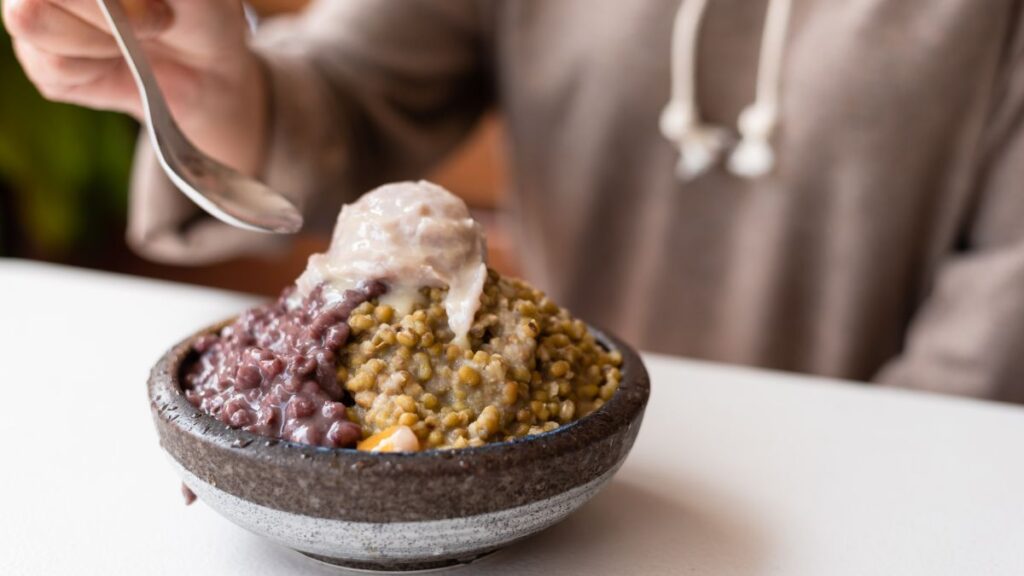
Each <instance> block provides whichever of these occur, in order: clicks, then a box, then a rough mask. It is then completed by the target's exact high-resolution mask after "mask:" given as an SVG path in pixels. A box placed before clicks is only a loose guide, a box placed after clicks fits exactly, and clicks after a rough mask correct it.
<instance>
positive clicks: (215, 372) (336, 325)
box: [183, 282, 384, 447]
mask: <svg viewBox="0 0 1024 576" xmlns="http://www.w3.org/2000/svg"><path fill="white" fill-rule="evenodd" d="M293 291H294V288H288V289H286V290H285V291H284V292H283V293H282V294H281V296H280V297H279V298H278V299H277V301H275V302H274V303H272V304H267V305H265V306H258V307H256V308H252V309H250V310H247V311H246V312H244V313H242V314H241V315H240V316H239V317H238V319H237V320H235V322H233V323H232V324H230V325H228V326H226V327H225V328H223V329H222V330H221V331H220V333H218V334H210V335H207V336H204V337H202V338H200V339H199V340H197V341H196V343H195V345H194V348H195V351H196V353H197V358H196V360H195V361H194V362H192V363H191V364H190V365H189V366H187V367H186V369H185V372H184V375H183V376H184V383H185V396H186V398H188V401H189V402H191V403H192V404H193V405H194V406H196V407H198V408H199V409H200V410H202V411H204V412H206V413H207V414H210V415H212V416H214V417H215V418H217V419H218V420H220V421H221V422H224V423H225V424H227V425H228V426H231V427H232V428H241V429H242V430H247V431H249V432H253V433H255V434H260V435H263V436H269V437H272V438H282V439H285V440H290V441H293V442H301V443H304V444H312V445H318V446H330V447H350V446H353V445H355V443H356V442H357V441H358V440H359V439H360V438H361V437H362V434H361V429H360V427H359V425H358V424H356V423H354V422H351V421H349V420H348V419H347V418H346V414H345V408H346V406H345V402H349V398H347V397H346V394H347V393H346V391H345V390H344V389H343V388H342V386H341V385H340V384H339V383H338V378H337V354H338V350H340V348H341V347H342V346H343V345H344V344H345V342H346V341H347V340H348V337H349V327H348V324H347V321H348V316H349V314H350V313H351V312H352V309H353V308H355V307H356V306H358V305H359V304H361V303H363V302H365V301H366V300H369V299H371V298H375V297H377V296H379V295H381V294H382V293H383V292H384V286H383V284H381V283H379V282H373V283H367V284H364V285H363V286H360V287H359V288H358V289H356V290H348V291H346V292H345V294H344V295H343V297H342V298H341V299H340V300H333V301H327V300H326V299H325V298H324V296H323V292H322V290H321V289H319V288H318V289H317V290H314V291H313V292H312V293H311V294H310V295H309V296H308V297H306V298H305V299H303V300H302V301H301V303H299V305H297V306H291V307H290V306H289V305H288V300H289V297H290V296H291V295H292V293H293ZM349 403H350V404H351V402H349Z"/></svg>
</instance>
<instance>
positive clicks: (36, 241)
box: [0, 0, 518, 295]
mask: <svg viewBox="0 0 1024 576" xmlns="http://www.w3.org/2000/svg"><path fill="white" fill-rule="evenodd" d="M306 1H307V0H252V1H250V2H249V3H250V5H251V6H252V7H253V9H254V10H256V11H257V12H258V13H259V14H260V15H261V16H270V15H273V14H277V13H281V12H288V11H294V10H301V9H302V7H303V6H304V5H305V3H306ZM138 134H139V127H138V125H137V124H136V123H135V122H134V121H133V120H132V119H130V118H127V117H125V116H122V115H119V114H112V113H104V112H96V111H92V110H86V109H83V108H78V107H75V106H68V105H64V104H55V103H52V102H47V101H46V100H44V99H43V98H42V97H41V96H40V95H39V93H38V92H37V91H36V89H35V88H34V87H33V86H32V85H31V84H30V83H29V81H28V80H27V79H26V78H25V75H24V73H23V72H22V71H21V68H20V67H19V65H18V63H17V61H16V60H15V57H14V54H13V51H12V49H11V43H10V39H9V38H8V36H7V33H6V31H4V29H3V25H2V24H0V257H14V258H27V259H34V260H44V261H49V262H58V263H63V264H70V265H74V266H83V267H89V268H98V269H103V270H109V271H114V272H122V273H127V274H135V275H140V276H148V277H153V278H163V279H169V280H176V281H181V282H189V283H194V284H202V285H208V286H216V287H220V288H228V289H233V290H241V291H246V292H254V293H259V294H266V295H275V294H277V293H278V292H279V291H280V290H281V288H282V287H283V286H285V285H287V284H288V283H290V282H291V281H292V280H293V279H294V278H295V277H296V276H297V275H298V274H299V272H301V270H302V269H303V268H304V267H305V263H306V258H307V257H308V256H309V254H311V253H313V252H319V251H322V250H323V249H325V248H326V246H327V244H328V241H329V231H318V232H310V233H303V234H301V235H300V236H299V237H298V238H296V241H295V243H294V246H293V248H292V250H291V252H290V253H289V254H288V255H286V256H285V257H278V258H276V259H274V260H261V259H253V258H244V259H238V260H235V261H231V262H225V263H223V264H218V265H214V266H202V267H175V266H164V265H158V264H154V263H152V262H148V261H145V260H143V259H141V258H139V257H138V256H135V255H134V254H132V252H131V251H130V250H129V249H128V247H127V245H126V244H125V241H124V231H125V218H126V214H127V201H128V178H129V173H130V170H131V160H132V152H133V150H134V147H135V140H136V138H137V137H138ZM501 143H502V135H501V124H500V121H499V120H498V119H497V118H495V117H494V116H489V117H486V118H484V119H483V120H482V121H481V123H480V125H479V126H477V128H476V130H475V131H474V133H473V135H472V137H470V138H469V140H468V141H467V142H466V143H465V144H464V145H463V146H462V147H461V148H460V149H459V150H457V151H455V152H454V153H453V154H452V155H451V157H450V158H448V159H447V160H446V161H445V162H443V163H442V165H441V166H439V167H438V169H437V170H436V171H435V173H434V174H432V175H431V176H430V179H431V180H434V181H436V182H438V183H439V184H441V185H442V186H445V187H447V188H448V189H449V190H452V191H453V192H455V193H456V194H458V195H460V196H462V197H463V198H464V199H465V200H466V201H467V202H468V203H469V204H470V206H471V208H472V209H473V211H474V213H475V215H476V216H477V218H478V219H479V220H480V221H481V222H483V224H484V226H485V227H486V228H487V233H488V245H489V247H490V250H491V264H492V266H494V267H495V268H498V269H499V270H501V271H502V272H505V273H510V274H515V273H516V272H517V270H518V266H517V264H516V257H515V254H514V252H513V251H512V250H511V249H510V246H509V243H508V242H507V237H506V235H505V234H504V232H503V230H502V228H501V225H500V218H499V217H498V216H499V214H498V206H499V204H500V199H501V194H502V192H503V190H504V189H505V185H506V184H505V182H506V180H505V178H506V176H505V174H506V173H505V170H504V166H503V164H502V151H501V145H502V144H501Z"/></svg>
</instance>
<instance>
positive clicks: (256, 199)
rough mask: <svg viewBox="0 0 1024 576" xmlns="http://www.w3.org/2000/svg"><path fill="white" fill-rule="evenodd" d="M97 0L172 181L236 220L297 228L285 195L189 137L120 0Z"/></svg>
mask: <svg viewBox="0 0 1024 576" xmlns="http://www.w3.org/2000/svg"><path fill="white" fill-rule="evenodd" d="M97 2H98V3H99V6H100V10H102V11H103V15H104V16H105V17H106V19H107V23H108V24H109V25H110V29H111V30H112V31H113V34H114V38H115V39H116V40H117V44H118V46H119V47H120V48H121V53H122V54H123V55H124V59H125V60H126V61H127V62H128V67H129V68H130V69H131V71H132V75H133V76H134V77H135V84H136V85H137V86H138V88H139V96H140V97H141V98H142V105H143V108H144V110H145V113H146V126H147V127H148V128H149V135H150V139H151V141H152V142H153V149H154V150H155V151H156V156H157V159H159V161H160V166H162V167H163V169H164V172H166V173H167V176H168V177H169V178H170V179H171V181H172V182H173V183H174V185H175V186H177V187H178V189H179V190H181V191H182V193H184V194H185V196H188V197H189V198H190V199H191V200H192V201H193V202H195V203H196V204H198V205H199V207H200V208H202V209H203V210H206V211H207V212H209V213H210V214H211V215H212V216H214V217H216V218H217V219H219V220H222V221H224V222H226V223H228V224H230V225H232V226H237V227H238V228H245V229H248V230H256V231H260V232H277V233H280V234H291V233H294V232H298V231H299V230H300V229H301V228H302V214H300V213H299V211H298V210H297V209H296V208H295V206H294V205H293V204H292V203H291V202H289V201H288V199H287V198H285V197H284V196H282V195H280V194H279V193H277V192H275V191H273V190H271V189H270V188H268V187H267V186H265V185H264V184H262V183H260V182H258V181H256V180H253V179H252V178H248V177H246V176H243V175H242V174H239V173H238V172H237V171H235V170H232V169H231V168H229V167H227V166H225V165H224V164H221V163H220V162H217V161H216V160H214V159H213V158H210V157H209V156H207V155H206V154H203V153H202V152H200V151H199V149H198V148H196V147H195V145H193V144H192V143H191V142H189V140H188V138H186V137H185V135H184V134H183V133H182V132H181V129H180V128H179V127H178V124H177V123H176V122H175V121H174V118H173V117H172V116H171V112H170V109H169V108H168V107H167V101H166V100H164V95H163V93H162V92H161V91H160V85H159V84H157V82H156V77H155V76H154V75H153V70H152V68H150V66H149V60H147V59H146V55H145V53H144V52H143V51H142V47H141V46H140V45H139V43H138V40H137V39H136V38H135V34H134V32H132V28H131V24H130V23H129V20H128V16H127V15H126V14H125V12H124V7H123V6H122V5H121V1H120V0H97Z"/></svg>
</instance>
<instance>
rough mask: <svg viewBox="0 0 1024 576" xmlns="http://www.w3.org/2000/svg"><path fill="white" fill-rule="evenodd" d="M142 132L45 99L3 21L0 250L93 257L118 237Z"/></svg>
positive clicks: (120, 119) (119, 119) (114, 117)
mask: <svg viewBox="0 0 1024 576" xmlns="http://www.w3.org/2000/svg"><path fill="white" fill-rule="evenodd" d="M137 132H138V127H137V125H136V124H135V122H134V121H132V120H131V119H129V118H127V117H125V116H123V115H120V114H114V113H109V112H97V111H93V110H87V109H84V108H79V107H76V106H69V105H65V104H55V103H53V102H48V101H46V100H45V99H43V98H42V97H41V96H40V95H39V93H38V92H37V91H36V89H35V87H34V86H32V84H31V83H30V82H29V81H28V79H27V78H26V77H25V74H24V72H23V71H22V70H21V67H20V65H19V64H18V62H17V60H16V59H15V57H14V53H13V50H12V48H11V43H10V39H9V38H8V36H7V33H6V31H5V30H4V29H3V26H0V196H4V197H3V198H0V255H3V254H6V255H12V256H33V257H40V258H46V259H58V260H79V259H90V258H94V257H96V256H97V254H96V252H97V251H102V250H103V249H104V247H105V246H109V245H110V242H111V239H112V238H120V236H121V235H122V234H123V229H124V218H125V207H126V204H127V202H126V196H127V183H128V177H129V172H130V168H131V158H132V149H133V147H134V143H135V138H136V135H137ZM4 239H7V241H6V245H4ZM12 244H14V245H12Z"/></svg>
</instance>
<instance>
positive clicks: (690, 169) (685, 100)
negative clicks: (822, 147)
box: [659, 0, 792, 181]
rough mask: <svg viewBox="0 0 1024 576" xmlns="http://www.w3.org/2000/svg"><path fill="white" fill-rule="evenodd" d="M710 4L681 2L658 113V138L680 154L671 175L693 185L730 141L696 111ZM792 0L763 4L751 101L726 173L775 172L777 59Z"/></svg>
mask: <svg viewBox="0 0 1024 576" xmlns="http://www.w3.org/2000/svg"><path fill="white" fill-rule="evenodd" d="M708 1H709V0H683V1H682V3H681V4H680V5H679V10H678V11H677V12H676V18H675V21H674V23H673V27H672V97H671V99H670V100H669V103H668V105H666V106H665V109H664V110H663V111H662V114H661V118H660V122H659V125H660V128H661V133H662V134H663V135H664V136H665V138H667V139H668V140H670V141H671V142H672V143H673V144H675V145H676V147H677V148H678V150H679V161H678V163H677V164H676V175H677V177H678V178H679V179H681V180H684V181H685V180H692V179H694V178H696V177H698V176H700V175H701V174H703V173H704V172H706V171H707V170H709V169H710V168H711V167H712V166H713V165H714V164H715V163H717V162H718V161H719V159H720V158H721V156H722V154H723V152H724V151H725V149H726V148H727V147H729V146H730V145H731V144H732V142H733V141H734V140H735V139H734V138H733V137H732V135H731V134H730V133H729V131H727V130H726V129H725V128H722V127H720V126H715V125H711V124H705V123H703V122H702V121H701V118H700V112H699V109H698V106H697V87H696V84H697V52H698V51H697V43H698V39H699V32H700V26H701V23H702V21H703V19H704V13H705V12H706V8H707V3H708ZM791 6H792V1H791V0H768V10H767V14H766V16H765V23H764V30H763V31H762V36H761V49H760V54H759V57H758V64H757V87H756V94H755V98H754V102H753V103H751V104H750V105H749V106H747V107H746V108H744V109H743V112H741V113H740V117H739V122H738V124H739V135H740V139H739V143H738V144H736V146H735V148H734V149H733V150H732V152H731V154H730V155H729V160H728V163H727V167H728V169H729V171H730V172H731V173H733V174H735V175H737V176H741V177H744V178H757V177H759V176H763V175H765V174H768V173H769V172H771V171H772V169H773V168H774V167H775V151H774V149H773V147H772V143H771V137H772V132H773V131H774V130H775V127H776V125H777V124H778V116H779V97H780V90H781V84H782V60H783V55H784V52H785V47H786V34H787V28H788V26H789V16H790V11H791Z"/></svg>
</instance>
